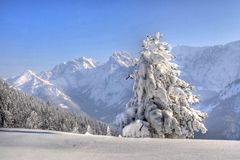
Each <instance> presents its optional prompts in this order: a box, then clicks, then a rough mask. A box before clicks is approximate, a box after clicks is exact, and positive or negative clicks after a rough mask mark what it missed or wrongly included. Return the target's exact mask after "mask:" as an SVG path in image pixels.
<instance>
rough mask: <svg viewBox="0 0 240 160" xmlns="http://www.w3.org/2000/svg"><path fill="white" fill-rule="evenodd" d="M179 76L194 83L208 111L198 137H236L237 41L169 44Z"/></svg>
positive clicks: (239, 118)
mask: <svg viewBox="0 0 240 160" xmlns="http://www.w3.org/2000/svg"><path fill="white" fill-rule="evenodd" d="M172 51H173V53H174V55H175V56H176V61H177V63H178V64H179V65H180V68H181V70H182V77H183V78H184V79H185V80H187V81H188V82H190V84H193V85H194V86H195V87H196V91H195V92H196V93H197V94H199V95H200V98H201V100H202V101H201V103H200V104H199V105H197V106H195V107H196V108H199V109H200V110H203V111H206V112H208V114H209V118H208V119H207V122H206V126H207V128H208V132H207V134H205V135H199V136H197V137H198V138H213V139H240V123H239V122H240V105H239V104H240V80H239V79H240V63H239V62H240V41H235V42H231V43H228V44H225V45H216V46H209V47H188V46H178V47H174V48H173V50H172Z"/></svg>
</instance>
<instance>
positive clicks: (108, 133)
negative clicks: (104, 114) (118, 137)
mask: <svg viewBox="0 0 240 160" xmlns="http://www.w3.org/2000/svg"><path fill="white" fill-rule="evenodd" d="M107 136H112V131H111V128H110V127H109V126H107Z"/></svg>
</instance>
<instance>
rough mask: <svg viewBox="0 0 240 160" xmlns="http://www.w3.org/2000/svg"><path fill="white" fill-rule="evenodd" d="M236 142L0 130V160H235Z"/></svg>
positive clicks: (238, 155)
mask: <svg viewBox="0 0 240 160" xmlns="http://www.w3.org/2000/svg"><path fill="white" fill-rule="evenodd" d="M239 150H240V142H238V141H216V140H211V141H208V140H190V139H177V140H176V139H148V138H144V139H139V138H137V139H132V138H117V137H107V136H93V135H79V134H71V133H63V132H53V131H43V130H26V129H24V130H23V129H0V155H1V160H15V159H17V160H33V159H34V160H42V159H47V160H53V159H57V160H75V159H76V160H79V159H84V160H117V159H121V160H132V159H136V160H150V159H151V160H160V159H164V160H202V159H208V160H238V159H239V157H240V154H239Z"/></svg>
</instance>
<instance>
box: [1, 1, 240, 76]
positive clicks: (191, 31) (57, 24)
mask: <svg viewBox="0 0 240 160" xmlns="http://www.w3.org/2000/svg"><path fill="white" fill-rule="evenodd" d="M239 28H240V1H239V0H211V1H210V0H198V1H197V0H158V1H157V0H118V1H114V0H85V1H83V0H0V56H1V58H0V77H2V78H6V77H9V76H13V75H17V74H19V73H21V72H23V71H24V70H27V69H32V70H34V71H36V72H39V71H42V70H48V69H51V68H52V67H53V66H54V65H56V64H58V63H60V62H64V61H67V60H70V59H73V58H78V57H81V56H86V57H93V58H95V59H97V60H100V61H106V60H107V59H108V57H109V56H110V55H111V54H112V52H113V51H115V50H125V51H128V52H131V53H132V54H135V55H136V54H137V53H138V52H139V50H140V49H141V48H140V46H141V42H142V40H143V39H144V38H145V36H146V35H147V34H152V33H155V32H157V31H160V32H162V33H163V34H164V40H165V41H166V42H168V43H170V44H171V45H172V46H175V45H182V44H184V45H191V46H203V45H213V44H223V43H227V42H230V41H234V40H239V39H240V37H239V36H240V29H239Z"/></svg>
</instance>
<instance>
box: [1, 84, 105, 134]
mask: <svg viewBox="0 0 240 160" xmlns="http://www.w3.org/2000/svg"><path fill="white" fill-rule="evenodd" d="M0 127H5V128H30V129H44V130H56V131H64V132H74V133H86V132H87V128H88V127H90V128H91V130H92V134H102V135H105V134H107V125H106V124H105V123H103V122H100V121H97V120H94V119H91V118H90V117H89V116H87V115H86V114H84V113H81V112H76V113H72V112H67V111H66V110H64V109H62V108H59V107H52V106H51V105H50V104H49V103H45V102H42V101H40V100H38V99H37V98H34V97H29V96H27V95H26V94H24V93H22V92H20V91H17V90H15V89H13V88H10V87H9V86H8V85H7V84H6V83H5V82H3V81H1V80H0Z"/></svg>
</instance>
